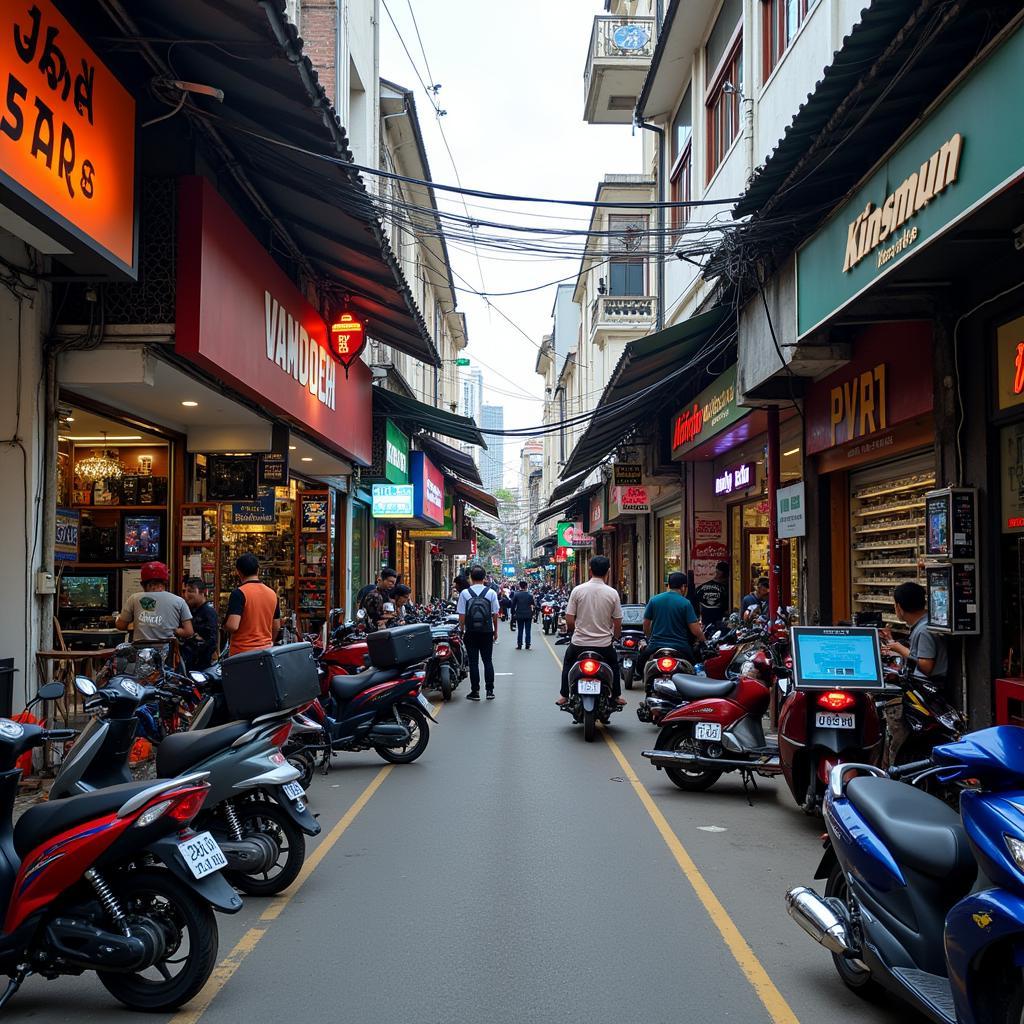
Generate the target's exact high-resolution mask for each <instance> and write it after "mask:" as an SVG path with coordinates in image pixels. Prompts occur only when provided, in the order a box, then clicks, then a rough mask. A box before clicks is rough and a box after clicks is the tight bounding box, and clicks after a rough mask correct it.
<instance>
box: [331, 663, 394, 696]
mask: <svg viewBox="0 0 1024 1024" xmlns="http://www.w3.org/2000/svg"><path fill="white" fill-rule="evenodd" d="M398 675H399V673H398V671H396V670H395V669H393V668H368V669H367V670H366V671H365V672H357V673H356V674H355V675H354V676H344V675H341V674H338V675H333V676H331V693H332V695H333V696H334V699H335V700H336V701H337V702H338V703H339V704H344V703H345V702H346V701H350V700H352V698H353V697H355V696H357V695H358V694H360V693H362V692H363V690H365V689H367V688H368V687H370V686H374V685H376V684H377V683H389V682H391V681H392V680H394V679H397V678H398Z"/></svg>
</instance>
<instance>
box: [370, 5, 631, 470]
mask: <svg viewBox="0 0 1024 1024" xmlns="http://www.w3.org/2000/svg"><path fill="white" fill-rule="evenodd" d="M383 2H384V0H382V5H381V63H380V70H381V75H382V77H384V78H387V79H389V80H391V81H393V82H396V83H398V84H400V85H404V86H406V87H408V88H411V89H413V90H414V91H415V95H416V107H417V112H418V114H419V118H420V123H421V125H422V129H423V134H424V138H425V140H426V145H427V152H428V156H429V159H430V168H431V172H432V175H433V178H434V181H436V182H440V183H444V184H448V183H451V184H454V183H455V175H454V172H453V170H452V165H451V161H450V160H449V158H448V154H447V152H446V150H445V146H444V141H443V140H442V138H441V132H440V128H439V123H440V124H441V125H442V126H443V128H444V132H445V135H446V136H447V139H448V143H449V145H450V147H451V150H452V153H453V155H454V157H455V163H456V166H457V167H458V172H459V175H460V176H461V179H462V184H463V185H464V186H465V187H466V188H476V189H484V190H487V191H491V192H502V193H509V194H517V195H529V196H553V197H557V198H573V199H587V200H592V199H593V198H594V191H595V189H596V187H597V182H598V181H599V180H600V178H601V177H603V175H604V174H605V173H607V172H624V173H638V172H639V171H640V169H641V168H640V161H641V156H640V148H641V147H640V139H639V138H637V137H635V136H634V135H633V132H632V131H631V129H630V128H628V127H625V126H623V127H620V126H617V125H615V126H613V125H589V124H586V123H585V122H584V121H583V67H584V63H585V61H586V56H587V48H588V45H589V42H590V31H591V26H592V24H593V19H594V15H595V14H600V13H602V12H603V8H604V5H603V3H601V0H520V2H519V3H516V4H498V3H492V2H481V0H387V8H388V10H390V13H391V15H392V16H393V17H394V20H395V23H396V24H397V26H398V32H399V33H400V34H401V37H402V39H403V40H404V42H405V44H406V46H407V47H408V49H409V53H410V54H411V55H412V57H413V60H414V61H415V63H416V67H417V70H418V71H419V74H420V75H421V76H422V78H423V81H424V82H425V83H426V84H427V85H430V84H432V83H431V78H430V76H429V75H428V73H427V71H426V68H425V62H424V57H423V54H422V53H421V51H420V45H419V41H418V40H417V38H416V32H415V28H414V26H413V22H412V18H411V15H410V6H409V5H410V3H411V5H412V9H413V10H414V11H415V14H416V18H417V21H418V23H419V29H420V34H421V36H422V38H423V49H424V50H425V51H426V61H428V62H429V66H430V71H431V72H433V80H434V81H435V82H439V83H440V84H441V86H442V88H441V90H440V92H439V93H438V95H437V100H436V102H437V105H438V106H440V107H441V108H442V109H444V110H447V112H448V113H447V115H446V116H445V117H444V118H443V119H441V120H440V122H439V120H438V118H437V117H436V116H435V114H434V111H433V109H432V107H431V105H430V101H429V99H428V97H427V96H426V94H425V93H424V90H423V88H422V86H421V85H420V82H419V80H418V78H417V75H416V73H415V71H414V70H413V68H412V66H411V65H410V62H409V58H408V57H407V56H406V54H405V51H404V50H403V48H402V44H401V42H400V40H399V38H398V35H396V33H395V30H394V29H393V28H392V25H391V21H390V19H389V18H388V13H387V10H385V8H384V6H383ZM438 201H439V203H440V205H441V206H442V209H449V210H454V211H457V212H459V213H462V212H463V210H462V205H461V202H460V200H459V199H458V198H457V197H454V196H452V195H449V196H447V197H444V196H443V195H442V194H441V193H438ZM467 202H468V203H469V205H470V213H471V215H472V216H479V217H481V218H483V217H487V218H489V219H492V220H500V221H506V222H508V221H514V222H517V223H529V224H534V225H537V224H544V225H555V226H565V227H569V226H576V227H580V226H583V225H584V224H585V220H586V219H587V218H588V217H589V210H587V209H585V208H580V207H575V208H569V207H548V206H541V207H524V206H523V205H522V204H509V203H503V204H498V203H494V202H492V201H490V200H482V199H480V200H467ZM481 207H498V208H496V209H495V208H490V209H483V208H481ZM537 214H543V215H544V216H543V219H541V218H539V217H538V216H537ZM552 216H557V217H559V218H563V219H562V220H561V221H559V220H550V219H548V218H550V217H552ZM449 252H450V256H451V260H452V266H453V269H454V271H455V272H456V274H457V275H461V277H462V278H464V279H465V281H462V280H460V279H459V277H458V276H457V277H456V278H455V283H456V285H464V284H465V282H467V281H468V282H469V285H470V286H471V287H472V288H474V289H478V290H481V291H488V292H507V291H512V290H515V289H520V288H530V287H532V286H534V285H538V284H543V283H544V282H548V281H554V280H555V279H557V278H564V277H566V276H568V275H573V274H575V272H576V270H577V269H578V267H579V262H578V260H559V259H554V258H545V259H540V258H538V257H536V256H531V257H529V258H528V259H526V258H510V257H509V256H508V255H503V254H501V253H495V252H493V251H488V250H486V249H482V250H481V251H480V261H479V265H478V262H477V258H476V255H475V254H474V252H473V250H472V249H471V248H469V247H467V246H464V245H462V244H461V243H459V244H457V245H456V244H452V242H449ZM481 271H482V275H483V287H481ZM458 296H459V308H460V309H461V310H462V311H463V312H464V313H465V314H466V318H467V322H468V329H469V337H470V344H469V350H468V352H467V353H466V354H468V355H469V356H470V358H471V359H472V360H473V365H475V366H479V367H480V368H481V370H482V371H483V375H484V401H485V402H489V403H491V404H496V405H503V406H504V407H505V426H506V428H508V427H528V426H533V425H535V424H539V423H540V422H541V415H542V402H541V397H542V395H543V383H542V381H541V378H540V377H538V376H537V375H536V373H535V372H534V366H535V363H536V358H537V348H536V345H539V344H540V340H541V337H542V336H543V335H544V334H546V333H548V332H549V331H550V330H551V306H552V303H553V301H554V286H553V285H552V286H551V287H549V288H544V289H543V290H541V291H537V292H533V293H531V294H527V295H520V296H507V297H504V298H497V297H495V298H493V299H492V300H491V301H492V303H493V304H494V305H495V306H497V307H498V308H499V309H500V310H501V311H502V312H503V313H505V314H506V315H507V316H508V317H509V318H510V319H512V320H513V321H514V322H515V323H516V324H518V325H519V327H521V328H522V330H523V331H525V332H526V334H527V335H529V339H530V340H528V339H527V338H525V337H523V335H522V334H521V333H520V332H519V331H518V330H516V328H515V327H513V326H512V325H510V324H508V323H507V322H506V321H505V320H504V319H502V317H501V316H500V315H499V314H497V313H495V312H493V311H491V310H489V309H488V308H487V305H486V304H485V302H484V301H483V300H482V299H480V298H478V297H477V296H475V295H473V294H470V293H468V292H466V291H461V292H459V293H458ZM531 342H532V343H531ZM522 443H523V442H522V440H520V439H518V438H506V439H505V481H506V484H507V485H508V486H513V485H515V484H516V483H517V482H518V480H517V477H518V468H519V451H520V448H521V447H522Z"/></svg>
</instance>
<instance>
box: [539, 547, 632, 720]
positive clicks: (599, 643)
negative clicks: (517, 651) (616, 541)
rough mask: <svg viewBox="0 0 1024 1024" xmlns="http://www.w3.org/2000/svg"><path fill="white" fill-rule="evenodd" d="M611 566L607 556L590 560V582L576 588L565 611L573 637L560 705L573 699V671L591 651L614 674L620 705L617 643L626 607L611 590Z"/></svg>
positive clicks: (614, 689) (564, 666) (614, 693)
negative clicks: (609, 575) (570, 675)
mask: <svg viewBox="0 0 1024 1024" xmlns="http://www.w3.org/2000/svg"><path fill="white" fill-rule="evenodd" d="M610 568H611V562H610V561H609V560H608V558H607V557H606V556H605V555H595V556H594V557H593V558H592V559H591V560H590V579H589V580H587V582H586V583H581V584H580V585H579V586H577V587H573V589H572V593H571V594H570V595H569V604H568V605H567V606H566V609H565V624H566V628H567V629H568V630H569V632H570V634H571V639H570V641H569V644H568V646H567V647H566V648H565V658H564V659H563V660H562V688H561V695H560V696H559V698H558V700H557V701H555V703H556V704H558V705H562V704H564V703H565V702H566V701H567V700H568V699H569V670H570V669H571V668H572V666H573V665H575V664H576V659H577V658H578V657H579V656H580V655H581V654H582V653H583V652H584V651H591V652H593V654H594V655H595V657H597V658H599V659H600V660H601V661H603V662H605V664H607V665H608V666H610V668H611V670H612V696H613V697H614V698H615V699H616V700H617V701H618V702H619V703H620V704H625V703H626V701H625V700H624V699H623V697H622V684H621V681H620V679H619V656H618V653H617V652H616V650H615V641H616V640H617V639H618V638H619V637H620V636H621V635H622V603H621V602H620V601H619V592H618V591H617V590H615V588H614V587H610V586H608V584H607V583H606V582H605V578H606V577H607V576H608V571H609V569H610Z"/></svg>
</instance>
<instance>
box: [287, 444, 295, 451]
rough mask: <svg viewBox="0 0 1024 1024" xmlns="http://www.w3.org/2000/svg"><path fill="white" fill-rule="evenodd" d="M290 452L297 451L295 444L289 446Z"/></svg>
mask: <svg viewBox="0 0 1024 1024" xmlns="http://www.w3.org/2000/svg"><path fill="white" fill-rule="evenodd" d="M288 451H290V452H293V451H295V445H293V444H290V445H288Z"/></svg>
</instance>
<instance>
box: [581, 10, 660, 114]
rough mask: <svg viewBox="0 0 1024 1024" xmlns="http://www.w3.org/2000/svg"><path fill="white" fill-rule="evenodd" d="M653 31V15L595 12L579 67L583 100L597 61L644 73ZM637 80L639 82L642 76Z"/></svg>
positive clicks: (651, 48)
mask: <svg viewBox="0 0 1024 1024" xmlns="http://www.w3.org/2000/svg"><path fill="white" fill-rule="evenodd" d="M654 33H655V19H654V18H622V17H615V16H612V15H607V14H599V15H597V17H595V18H594V27H593V29H592V30H591V32H590V50H589V51H588V52H587V63H586V66H585V67H584V69H583V97H584V103H588V102H589V101H590V98H591V92H590V90H591V85H592V79H593V76H594V70H595V65H597V62H598V61H600V62H601V65H602V66H605V67H607V66H608V64H609V63H614V64H617V65H619V66H622V67H627V66H632V67H635V68H636V69H637V71H638V72H641V73H645V72H646V67H647V65H649V64H650V62H651V57H652V56H653V55H654V43H655V39H654ZM640 84H643V82H642V78H641V79H640Z"/></svg>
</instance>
